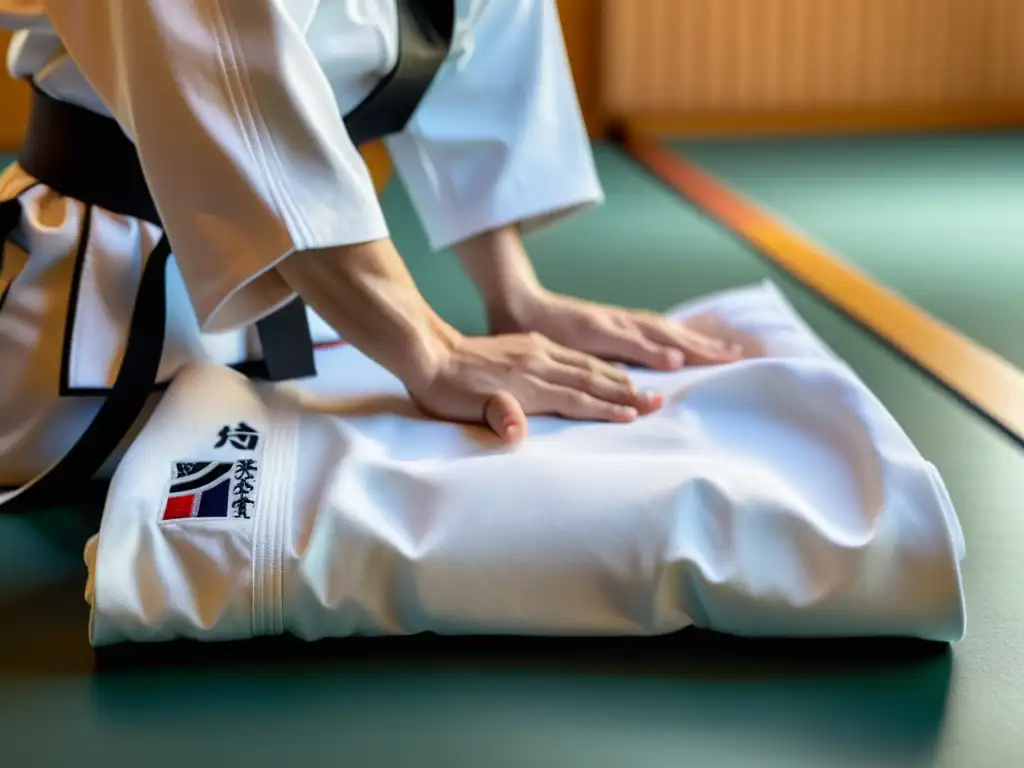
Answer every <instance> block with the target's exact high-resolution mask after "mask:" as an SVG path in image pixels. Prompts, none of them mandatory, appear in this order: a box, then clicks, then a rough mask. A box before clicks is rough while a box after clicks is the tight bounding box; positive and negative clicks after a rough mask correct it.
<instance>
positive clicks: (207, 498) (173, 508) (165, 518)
mask: <svg viewBox="0 0 1024 768" xmlns="http://www.w3.org/2000/svg"><path fill="white" fill-rule="evenodd" d="M258 473H259V463H258V462H257V460H256V459H236V460H235V461H176V462H174V464H173V465H172V466H171V484H170V488H169V489H168V492H167V500H166V502H165V503H164V508H163V513H162V514H161V516H160V521H161V522H164V523H168V522H174V521H176V520H211V519H213V520H216V519H221V520H226V519H234V520H249V519H251V517H252V512H253V508H254V507H255V506H256V486H257V480H258V477H257V475H258Z"/></svg>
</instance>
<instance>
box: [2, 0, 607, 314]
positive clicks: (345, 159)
mask: <svg viewBox="0 0 1024 768" xmlns="http://www.w3.org/2000/svg"><path fill="white" fill-rule="evenodd" d="M456 18H457V24H456V30H455V35H454V40H453V46H452V51H451V55H450V57H449V60H448V61H447V62H445V64H444V66H443V67H442V68H441V71H440V72H439V73H438V75H437V77H436V78H435V80H434V82H433V83H432V84H431V87H430V89H429V91H428V93H427V94H426V96H425V98H424V99H423V101H422V102H421V103H420V105H419V107H418V109H417V111H416V113H415V115H414V116H413V118H412V120H411V121H410V123H409V124H408V125H407V126H406V129H405V130H404V131H403V132H401V133H400V134H397V135H395V136H393V137H390V138H389V141H388V146H389V149H390V151H391V155H392V159H393V161H394V164H395V168H396V170H397V172H398V174H399V175H400V176H401V177H402V179H403V181H404V182H405V186H406V188H407V189H408V191H409V195H410V198H411V199H412V201H413V204H414V206H415V208H416V210H417V211H419V212H420V214H421V217H422V224H423V227H424V229H425V231H426V234H427V237H428V239H429V241H430V244H431V245H432V246H433V247H434V248H435V249H441V248H445V247H448V246H449V245H452V244H454V243H456V242H459V241H462V240H465V239H466V238H469V237H471V236H473V235H476V234H479V233H480V232H483V231H486V230H489V229H493V228H495V227H499V226H504V225H507V224H518V225H519V226H520V227H521V228H522V229H523V230H524V231H528V230H531V229H535V228H537V227H539V226H542V225H545V224H548V223H550V222H552V221H554V220H556V219H559V218H562V217H564V216H566V215H569V214H571V213H573V212H575V211H577V210H580V209H581V208H583V207H586V206H590V205H594V204H596V203H599V202H601V200H602V199H603V192H602V189H601V185H600V183H599V181H598V179H597V174H596V171H595V168H594V161H593V158H592V156H591V152H590V144H589V141H588V138H587V132H586V127H585V125H584V123H583V119H582V115H581V113H580V108H579V104H578V101H577V98H576V93H575V90H574V87H573V80H572V74H571V72H570V69H569V64H568V59H567V57H566V52H565V45H564V42H563V39H562V31H561V26H560V24H559V19H558V12H557V8H556V5H555V0H500V1H498V0H486V1H485V0H457V2H456ZM0 27H7V28H9V29H13V30H16V34H15V36H14V40H13V42H12V44H11V47H10V50H9V52H8V69H9V71H10V74H11V75H12V76H14V77H30V78H32V80H33V81H34V82H35V84H36V86H37V87H39V88H40V89H41V90H43V91H45V92H47V93H49V94H50V95H52V96H54V97H55V98H59V99H62V100H65V101H68V102H71V103H74V104H78V105H80V106H83V107H85V108H87V109H91V110H93V111H96V112H99V113H101V114H110V115H112V116H113V117H115V118H116V119H117V120H118V121H119V123H120V124H121V126H122V128H123V129H124V131H125V132H126V134H127V135H128V136H129V137H131V138H132V140H133V141H134V143H135V145H136V147H137V149H138V151H139V155H140V158H141V162H142V167H143V170H144V172H145V175H146V180H147V182H148V184H149V187H150V190H151V192H152V195H153V199H154V201H155V202H156V204H157V208H158V210H159V212H160V217H161V220H162V221H163V224H164V226H166V228H167V232H168V234H169V236H170V241H171V243H172V244H173V246H174V250H175V260H176V266H177V269H178V270H180V273H181V277H182V278H183V280H184V284H185V286H186V287H187V289H188V295H189V297H190V298H191V301H192V304H193V307H194V310H195V315H196V317H197V318H198V321H199V324H200V327H202V329H203V330H204V331H208V332H223V331H229V330H233V329H237V328H242V327H245V326H247V325H249V324H251V323H253V322H255V321H256V320H258V319H259V318H260V317H262V316H264V315H266V314H269V313H270V312H271V311H273V310H274V309H275V308H277V307H279V306H281V305H283V304H284V303H286V302H287V301H288V300H289V299H290V298H292V296H293V294H292V292H291V290H290V288H289V287H288V286H287V285H286V284H285V283H284V281H283V280H282V279H281V277H280V276H279V275H278V273H277V271H276V270H275V269H274V266H276V265H277V264H278V263H280V261H281V260H283V259H286V258H289V257H290V256H291V255H293V254H294V253H296V252H302V251H308V250H313V249H322V248H330V247H337V246H343V245H348V244H352V243H360V242H367V241H371V240H376V239H380V238H385V237H387V236H388V228H387V225H386V222H385V220H384V216H383V214H382V212H381V209H380V205H379V203H378V200H377V196H376V194H375V191H374V187H373V183H372V180H371V178H370V175H369V172H368V170H367V168H366V166H365V164H364V163H363V160H362V158H361V157H360V155H359V153H358V152H357V150H356V147H355V146H354V145H353V143H352V140H351V139H350V137H349V136H348V133H347V131H346V129H345V126H344V123H343V122H342V117H343V115H344V114H347V113H348V112H349V111H351V110H352V109H353V108H354V107H355V106H356V105H357V104H359V103H360V102H361V101H362V100H363V99H364V98H365V97H366V96H367V94H369V93H370V91H371V90H372V89H373V88H374V86H376V84H377V83H378V82H379V81H380V79H381V78H382V77H384V76H385V75H386V74H387V73H388V72H390V71H391V69H392V68H393V67H394V64H395V61H396V60H397V50H398V47H397V46H398V26H397V13H396V7H395V2H394V0H360V1H359V2H354V1H353V0H173V1H172V0H88V2H82V0H0ZM26 179H27V175H26V174H24V172H20V176H18V177H17V178H13V179H9V180H8V183H13V184H20V183H21V182H22V181H24V180H26ZM68 215H72V214H70V213H69V214H68ZM101 216H102V217H103V218H104V219H107V218H109V217H108V215H107V214H105V213H102V214H101ZM119 219H120V217H114V218H113V219H112V220H111V221H112V226H115V227H116V226H117V225H118V224H119ZM141 229H145V228H144V227H141ZM123 236H124V237H126V238H130V239H132V240H133V241H134V243H135V247H136V248H137V249H142V248H144V246H145V240H146V238H147V236H146V235H145V233H142V232H139V233H134V232H131V231H126V232H124V233H123Z"/></svg>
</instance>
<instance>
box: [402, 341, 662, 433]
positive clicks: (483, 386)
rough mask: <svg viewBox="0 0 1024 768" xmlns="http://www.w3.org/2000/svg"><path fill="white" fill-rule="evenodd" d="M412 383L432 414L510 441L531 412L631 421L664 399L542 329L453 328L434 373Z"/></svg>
mask: <svg viewBox="0 0 1024 768" xmlns="http://www.w3.org/2000/svg"><path fill="white" fill-rule="evenodd" d="M406 387H407V389H408V391H409V395H410V396H411V397H412V399H413V402H415V403H416V405H417V406H418V407H419V408H420V409H421V410H423V411H424V412H426V413H427V414H429V415H432V416H435V417H438V418H441V419H445V420H450V421H460V422H470V423H484V424H487V425H488V426H489V427H490V428H491V429H492V430H494V432H495V433H496V434H497V435H498V436H499V437H500V438H501V439H502V440H504V441H506V442H510V443H513V442H517V441H519V440H521V439H522V438H523V437H525V436H526V429H527V422H526V417H527V416H528V415H534V414H552V415H557V416H563V417H565V418H568V419H578V420H587V421H610V422H630V421H633V420H634V419H636V418H637V417H638V416H640V415H644V414H647V413H651V412H652V411H655V410H657V409H658V408H659V407H661V404H662V399H661V396H660V395H656V394H645V393H640V392H637V391H636V389H635V388H634V386H633V384H632V382H631V380H630V378H629V376H628V374H627V373H626V372H624V371H622V370H619V369H618V368H616V367H614V366H612V365H609V364H608V363H605V362H603V361H601V360H598V359H597V358H595V357H591V356H590V355H587V354H584V353H582V352H578V351H575V350H571V349H567V348H566V347H563V346H560V345H558V344H555V343H554V342H552V341H550V340H548V339H546V338H544V337H543V336H541V335H540V334H536V333H530V334H515V335H503V336H491V337H485V338H476V337H464V336H461V335H459V334H455V333H452V334H451V335H450V336H449V339H448V342H447V344H446V351H445V353H444V354H443V355H442V356H441V357H440V358H439V359H438V361H437V363H436V364H435V366H434V368H433V370H432V371H431V372H430V374H429V375H427V376H425V377H423V378H422V379H420V380H418V381H415V382H406Z"/></svg>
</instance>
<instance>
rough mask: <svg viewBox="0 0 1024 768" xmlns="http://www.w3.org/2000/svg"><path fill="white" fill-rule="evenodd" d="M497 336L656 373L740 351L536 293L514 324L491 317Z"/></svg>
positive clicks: (624, 312) (643, 316) (634, 315)
mask: <svg viewBox="0 0 1024 768" xmlns="http://www.w3.org/2000/svg"><path fill="white" fill-rule="evenodd" d="M491 324H492V327H493V328H494V330H495V332H496V333H511V332H535V333H540V334H542V335H543V336H545V337H547V338H549V339H551V340H552V341H553V342H555V343H557V344H561V345H563V346H565V347H568V348H570V349H574V350H577V351H579V352H584V353H587V354H590V355H595V356H597V357H600V358H603V359H605V360H617V361H621V362H624V363H629V364H633V365H637V366H642V367H645V368H651V369H654V370H660V371H672V370H676V369H678V368H680V367H681V366H683V365H684V364H685V365H721V364H724V363H731V362H736V361H737V360H739V359H741V358H742V357H743V352H742V350H741V349H740V348H739V347H738V346H737V345H734V344H729V343H727V342H725V341H723V340H721V339H718V338H715V337H714V336H711V335H707V334H703V333H700V332H698V331H696V330H694V329H692V328H688V327H687V326H686V325H684V324H683V323H679V322H677V321H674V320H670V319H668V318H665V317H661V316H660V315H657V314H654V313H652V312H643V311H637V310H630V309H623V308H621V307H613V306H606V305H603V304H596V303H593V302H589V301H583V300H580V299H574V298H571V297H569V296H563V295H559V294H556V293H549V292H540V293H539V294H538V295H536V296H534V297H532V298H531V299H530V301H529V302H528V304H525V305H524V307H523V308H522V311H520V313H519V314H518V316H517V317H515V318H509V317H505V318H502V317H492V318H491Z"/></svg>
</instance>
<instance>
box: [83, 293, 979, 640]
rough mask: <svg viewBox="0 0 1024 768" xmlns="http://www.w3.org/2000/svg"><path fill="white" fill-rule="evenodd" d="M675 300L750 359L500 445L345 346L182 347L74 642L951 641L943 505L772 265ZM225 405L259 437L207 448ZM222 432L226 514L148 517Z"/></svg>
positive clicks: (938, 484)
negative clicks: (298, 376)
mask: <svg viewBox="0 0 1024 768" xmlns="http://www.w3.org/2000/svg"><path fill="white" fill-rule="evenodd" d="M673 314H674V316H676V317H678V318H680V319H687V320H688V321H690V322H694V323H695V324H697V325H699V326H704V327H706V326H708V325H714V326H716V327H717V328H718V329H719V330H722V329H723V328H725V329H728V333H729V335H731V336H732V337H733V338H736V339H737V340H740V341H741V342H742V343H743V344H744V345H745V346H746V348H747V349H748V351H749V352H751V353H752V354H753V355H754V356H753V357H752V358H751V359H747V360H745V361H743V362H740V363H736V364H733V365H728V366H723V367H716V368H691V369H686V370H683V371H679V372H675V373H652V372H643V371H637V372H635V376H636V379H637V382H638V384H640V385H641V386H644V387H647V388H653V389H657V390H658V391H660V392H663V393H664V394H665V396H666V400H667V404H666V406H665V407H664V409H663V410H661V411H660V412H659V413H657V414H655V415H652V416H648V417H646V418H642V419H640V420H638V421H636V422H635V423H633V424H630V425H611V424H597V423H578V422H570V421H563V420H560V419H555V418H533V419H531V422H530V436H529V438H528V439H527V440H526V441H525V442H524V443H523V444H521V445H519V446H517V447H514V448H504V447H501V446H498V445H496V444H495V442H494V441H493V440H492V439H491V438H489V437H488V434H487V432H486V431H485V430H483V429H478V428H471V427H465V426H458V425H453V424H446V423H440V422H436V421H431V420H427V419H424V418H421V417H419V416H417V415H416V412H415V411H414V410H413V409H412V408H411V406H410V405H409V403H408V402H407V400H406V398H405V396H404V393H403V390H402V387H401V385H400V384H399V382H397V381H396V380H395V379H393V378H392V377H391V376H390V375H389V374H387V373H386V372H385V371H383V370H382V369H381V368H379V367H378V366H376V365H375V364H373V363H372V362H370V361H369V360H368V359H366V358H365V357H363V356H362V355H361V354H360V353H359V352H358V351H356V350H355V349H353V348H348V347H341V348H335V349H330V350H322V351H321V352H319V358H318V365H319V366H320V370H321V372H322V373H321V375H320V376H319V377H318V379H317V380H316V381H315V382H314V383H312V384H309V385H304V386H301V387H300V386H297V385H295V384H289V385H276V386H275V385H266V384H260V385H254V384H253V383H252V382H249V381H247V380H245V379H244V378H242V377H240V376H238V375H237V374H235V373H234V372H232V371H230V370H229V369H226V368H223V367H218V366H214V365H208V364H206V365H195V366H192V367H190V368H188V369H186V370H185V372H183V373H182V374H181V375H180V376H179V377H178V378H177V380H176V381H175V382H174V383H173V385H172V386H171V388H170V390H169V392H168V393H167V396H166V397H165V398H164V400H163V401H162V402H161V403H160V405H159V406H158V408H157V410H156V412H155V414H154V415H153V417H152V418H151V419H150V421H149V422H148V423H147V424H146V426H145V428H144V429H143V431H142V433H141V435H140V437H139V438H138V439H137V440H136V441H135V443H134V444H133V445H132V447H131V448H130V449H129V451H128V453H127V455H126V456H125V458H124V460H123V461H122V462H121V464H120V466H119V468H118V469H117V472H116V473H115V475H114V478H113V482H112V486H111V489H110V494H109V498H108V500H107V505H106V509H105V512H104V516H103V521H102V525H101V529H100V532H99V534H98V536H96V537H94V538H93V539H92V540H91V541H90V542H89V545H88V546H87V548H86V562H87V564H88V570H89V582H88V585H87V589H86V598H87V600H88V601H89V603H90V605H91V609H92V613H91V625H90V639H91V642H92V643H93V644H94V645H96V646H103V645H107V644H111V643H118V642H123V641H140V642H144V641H162V640H171V639H172V638H180V637H187V638H195V639H199V640H208V641H214V640H229V639H244V638H251V637H254V636H258V635H276V634H281V633H291V634H294V635H296V636H298V637H299V638H303V639H306V640H315V639H318V638H323V637H340V636H349V635H381V634H384V635H394V634H410V633H418V632H424V631H432V632H437V633H442V634H488V633H500V634H523V635H580V636H592V635H654V634H661V633H669V632H672V631H675V630H679V629H681V628H683V627H686V626H689V625H697V626H700V627H707V628H712V629H716V630H720V631H723V632H727V633H734V634H738V635H750V636H766V635H772V636H822V637H826V636H878V635H885V636H909V637H919V638H925V639H930V640H938V641H956V640H959V639H960V638H961V637H962V636H963V633H964V627H965V608H964V602H963V590H962V585H961V579H960V569H959V563H960V560H961V558H962V557H963V556H964V551H965V547H964V541H963V536H962V533H961V530H960V527H959V524H958V521H957V518H956V514H955V512H954V510H953V507H952V505H951V503H950V500H949V497H948V495H947V493H946V491H945V488H944V486H943V482H942V479H941V478H940V477H939V475H938V473H937V472H936V470H935V468H934V467H933V466H932V465H931V464H930V463H929V462H928V461H927V460H926V459H924V458H923V457H922V456H921V455H920V453H919V452H918V451H917V450H916V449H915V447H914V446H913V445H912V444H911V442H910V440H909V439H908V438H907V436H906V435H905V434H904V432H903V431H902V430H901V429H900V427H899V426H898V425H897V423H896V422H895V421H894V419H893V417H892V416H891V415H890V414H889V413H887V412H886V410H885V408H884V407H883V406H882V404H881V403H880V402H879V401H878V400H877V399H876V398H875V397H874V396H873V395H872V394H871V392H869V391H868V390H867V388H866V387H865V386H864V384H862V383H861V382H860V381H859V380H858V379H857V377H856V376H855V375H854V373H853V372H852V371H851V370H850V369H849V368H848V367H847V366H846V365H845V364H844V363H843V362H842V361H840V360H839V359H837V358H836V357H835V356H834V355H833V354H832V353H831V352H830V351H829V350H828V349H827V348H826V347H825V345H824V344H823V343H822V342H821V341H819V340H818V339H817V337H816V336H815V335H814V333H813V332H812V331H811V330H810V329H809V328H808V327H807V326H806V325H805V324H804V323H803V322H802V321H801V320H800V318H799V317H798V316H797V315H796V313H795V312H794V311H793V310H792V309H791V308H790V307H789V305H788V304H787V303H786V301H785V300H784V299H783V298H782V296H781V294H780V293H779V292H778V291H777V290H776V289H774V288H773V287H772V286H771V285H769V284H763V285H756V286H751V287H747V288H743V289H737V290H734V291H730V292H725V293H722V294H718V295H714V296H711V297H708V298H706V299H704V300H701V301H697V302H693V303H690V304H687V305H684V306H683V307H680V308H679V309H678V310H676V311H675V312H674V313H673ZM238 422H244V423H245V424H246V425H248V426H250V427H252V428H253V429H255V430H257V432H258V433H259V437H260V442H259V444H258V446H257V449H256V451H255V452H252V453H249V452H245V451H237V450H235V449H232V448H231V447H230V445H228V446H226V447H225V448H222V449H214V447H213V446H214V444H215V442H214V441H215V438H216V437H217V434H218V431H219V430H220V428H221V427H222V426H223V425H226V424H235V423H238ZM243 456H248V457H251V458H254V459H255V460H256V462H257V465H258V469H259V473H258V476H257V477H256V481H255V482H254V483H253V484H252V486H253V491H252V495H253V499H254V508H253V514H252V515H251V517H250V519H249V520H238V519H231V518H229V519H220V520H200V519H185V520H177V521H174V522H161V521H160V516H161V511H162V510H163V508H164V505H165V501H166V493H167V488H168V484H169V482H170V470H171V467H172V465H173V463H174V462H180V461H185V460H188V461H212V460H227V461H232V460H235V459H238V458H240V457H243Z"/></svg>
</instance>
